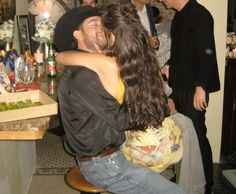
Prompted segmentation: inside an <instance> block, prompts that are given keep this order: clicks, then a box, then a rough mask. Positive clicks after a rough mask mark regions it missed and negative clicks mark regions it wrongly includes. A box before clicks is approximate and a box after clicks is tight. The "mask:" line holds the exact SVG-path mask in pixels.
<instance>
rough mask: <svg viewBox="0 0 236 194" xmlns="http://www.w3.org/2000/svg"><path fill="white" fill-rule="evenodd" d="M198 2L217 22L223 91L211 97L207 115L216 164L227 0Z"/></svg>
mask: <svg viewBox="0 0 236 194" xmlns="http://www.w3.org/2000/svg"><path fill="white" fill-rule="evenodd" d="M198 2H199V3H201V4H202V5H204V6H205V7H206V8H207V9H208V10H209V11H210V12H211V14H212V16H213V17H214V20H215V40H216V52H217V60H218V68H219V74H220V81H221V90H220V91H219V92H217V93H213V94H211V95H210V103H209V107H208V109H207V115H206V124H207V128H208V133H207V135H208V137H209V140H210V143H211V147H212V152H213V160H214V162H219V157H220V148H221V132H222V114H223V92H224V91H223V90H224V71H225V51H226V49H225V42H226V40H225V39H226V25H227V0H210V1H209V0H198Z"/></svg>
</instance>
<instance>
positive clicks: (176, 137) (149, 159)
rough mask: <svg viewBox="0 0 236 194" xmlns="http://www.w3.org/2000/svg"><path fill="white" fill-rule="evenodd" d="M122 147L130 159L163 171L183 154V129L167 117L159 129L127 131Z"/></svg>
mask: <svg viewBox="0 0 236 194" xmlns="http://www.w3.org/2000/svg"><path fill="white" fill-rule="evenodd" d="M122 149H123V153H124V155H125V156H126V158H127V159H128V160H130V161H132V162H134V163H138V164H142V165H145V166H148V167H149V168H151V169H152V170H155V171H156V172H162V171H163V170H165V169H166V168H167V167H168V166H170V165H171V164H175V163H177V162H179V161H180V159H181V158H182V156H183V140H182V130H181V129H180V128H179V127H178V126H177V125H176V123H175V122H174V121H173V120H171V119H170V118H166V119H165V120H164V122H163V123H162V127H160V128H159V129H155V128H148V129H146V130H145V131H140V130H129V131H126V142H125V143H124V144H123V146H122Z"/></svg>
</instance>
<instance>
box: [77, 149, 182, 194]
mask: <svg viewBox="0 0 236 194" xmlns="http://www.w3.org/2000/svg"><path fill="white" fill-rule="evenodd" d="M79 165H80V170H81V172H82V174H83V175H84V177H85V178H86V179H87V180H88V181H89V182H90V183H92V184H93V185H96V186H98V187H101V188H103V189H105V190H107V191H110V192H112V193H115V194H185V193H184V192H183V191H182V190H181V189H180V188H179V186H177V185H176V184H174V183H172V182H170V181H169V180H167V179H165V178H164V177H163V176H162V175H160V174H158V173H157V172H154V171H152V170H150V169H149V168H147V167H145V166H142V165H137V164H134V163H131V162H129V161H128V160H127V159H126V158H125V156H124V155H123V153H122V152H121V151H117V152H114V153H113V154H111V155H109V156H105V157H101V158H99V157H97V158H95V159H93V160H91V161H82V162H79Z"/></svg>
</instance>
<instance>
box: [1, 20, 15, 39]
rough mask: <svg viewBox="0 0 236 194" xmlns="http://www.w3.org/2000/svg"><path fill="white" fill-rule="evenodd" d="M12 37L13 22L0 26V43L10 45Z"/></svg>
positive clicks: (6, 22)
mask: <svg viewBox="0 0 236 194" xmlns="http://www.w3.org/2000/svg"><path fill="white" fill-rule="evenodd" d="M13 37H14V21H12V20H7V21H5V22H4V23H3V24H2V25H1V26H0V43H7V42H8V43H11V42H13Z"/></svg>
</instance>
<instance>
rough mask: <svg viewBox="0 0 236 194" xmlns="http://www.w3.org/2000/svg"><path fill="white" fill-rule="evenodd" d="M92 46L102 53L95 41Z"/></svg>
mask: <svg viewBox="0 0 236 194" xmlns="http://www.w3.org/2000/svg"><path fill="white" fill-rule="evenodd" d="M94 48H95V49H96V52H97V53H102V50H101V49H100V47H99V46H98V45H97V44H96V43H94Z"/></svg>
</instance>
